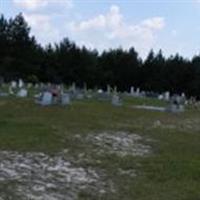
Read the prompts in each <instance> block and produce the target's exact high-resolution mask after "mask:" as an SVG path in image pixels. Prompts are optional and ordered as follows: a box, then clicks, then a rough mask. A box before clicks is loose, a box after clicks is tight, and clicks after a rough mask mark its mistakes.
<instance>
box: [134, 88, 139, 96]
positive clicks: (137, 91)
mask: <svg viewBox="0 0 200 200" xmlns="http://www.w3.org/2000/svg"><path fill="white" fill-rule="evenodd" d="M135 94H136V96H138V97H139V96H140V88H137V89H136V93H135Z"/></svg>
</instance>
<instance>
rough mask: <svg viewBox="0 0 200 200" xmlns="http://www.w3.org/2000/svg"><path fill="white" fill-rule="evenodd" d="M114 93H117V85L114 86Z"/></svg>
mask: <svg viewBox="0 0 200 200" xmlns="http://www.w3.org/2000/svg"><path fill="white" fill-rule="evenodd" d="M114 94H117V86H115V87H114Z"/></svg>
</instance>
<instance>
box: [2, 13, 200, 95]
mask: <svg viewBox="0 0 200 200" xmlns="http://www.w3.org/2000/svg"><path fill="white" fill-rule="evenodd" d="M0 77H1V79H4V81H10V80H14V79H18V78H22V79H24V80H25V81H29V82H37V81H42V82H54V83H61V82H62V83H66V84H71V83H72V82H76V83H77V85H80V86H82V85H83V84H84V83H87V85H88V86H89V87H91V88H94V87H102V88H105V87H106V85H107V84H110V85H111V86H114V85H116V86H117V87H118V88H119V89H120V90H129V88H130V86H134V87H140V88H142V89H143V90H147V91H155V92H163V91H167V90H168V91H170V92H172V93H182V92H185V93H186V95H188V96H196V97H200V55H199V56H194V57H193V58H192V59H191V60H188V59H185V58H183V57H182V56H180V55H179V54H176V55H172V56H170V57H168V58H166V57H164V56H163V54H162V51H161V50H160V51H159V52H158V53H154V51H153V50H151V51H150V52H149V54H148V56H147V58H146V59H145V60H142V59H141V58H140V57H139V55H138V53H137V51H136V50H135V49H134V47H132V48H130V49H129V50H123V49H121V48H118V49H110V50H107V51H104V52H102V53H101V54H100V53H98V51H97V50H91V49H87V48H86V47H79V46H77V45H76V44H75V43H74V42H72V41H70V40H69V39H68V38H64V39H63V40H62V41H61V42H60V43H58V44H48V45H47V46H46V47H42V46H41V45H40V44H39V43H38V42H37V41H36V39H35V37H34V36H30V27H29V25H28V24H27V22H26V21H25V19H24V17H23V15H22V14H19V15H17V16H16V17H15V18H11V19H6V18H5V17H4V16H3V15H1V16H0Z"/></svg>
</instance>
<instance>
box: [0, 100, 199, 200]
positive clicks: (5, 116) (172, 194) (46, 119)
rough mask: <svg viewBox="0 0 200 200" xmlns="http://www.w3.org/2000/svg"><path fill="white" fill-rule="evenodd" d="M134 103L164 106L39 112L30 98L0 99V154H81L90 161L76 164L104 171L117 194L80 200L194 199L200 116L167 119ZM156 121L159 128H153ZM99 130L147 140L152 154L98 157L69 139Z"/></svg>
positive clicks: (99, 105) (95, 105) (83, 105)
mask: <svg viewBox="0 0 200 200" xmlns="http://www.w3.org/2000/svg"><path fill="white" fill-rule="evenodd" d="M136 104H141V105H142V104H146V105H158V106H162V105H165V103H164V102H161V101H158V100H154V99H138V98H136V99H133V98H126V99H125V105H124V106H122V107H113V106H111V104H110V103H109V102H98V101H93V100H88V101H76V102H73V103H72V105H70V106H69V107H62V106H52V107H41V106H38V105H36V104H34V102H33V100H32V99H20V98H14V97H13V98H1V99H0V149H1V150H15V151H43V152H47V153H54V152H59V151H61V150H63V149H69V150H70V153H71V155H74V156H76V155H78V153H81V152H85V153H86V154H87V155H88V156H89V157H90V158H91V159H90V160H88V161H85V162H84V163H82V165H86V166H94V167H96V168H99V169H103V170H105V171H106V172H107V174H108V178H109V179H111V180H113V182H114V183H115V186H116V188H117V191H116V193H114V194H112V195H111V194H107V195H106V196H104V197H102V198H100V197H99V198H97V197H95V196H92V195H91V194H89V193H81V194H80V195H79V196H80V199H109V200H110V199H113V200H119V199H123V200H133V199H134V200H199V199H200V134H199V133H200V123H199V122H200V112H199V111H197V110H192V109H189V110H187V111H186V112H185V113H181V114H172V113H164V112H154V111H147V110H138V109H133V108H131V107H130V106H131V105H136ZM158 120H159V121H160V125H158V126H155V122H156V121H158ZM103 131H127V132H130V133H136V134H139V135H143V136H144V137H147V138H150V139H152V141H150V142H149V144H150V145H151V146H152V148H153V153H151V154H150V155H149V156H148V157H132V156H127V157H123V158H120V157H118V156H116V155H107V154H105V155H102V156H98V155H95V154H94V153H92V151H91V150H92V148H93V147H92V145H90V144H87V143H85V142H84V141H80V142H77V141H76V140H75V139H74V137H73V136H74V135H75V134H79V135H81V136H82V137H84V136H85V135H87V134H88V133H90V134H92V133H98V132H103ZM98 160H100V161H101V162H98ZM118 168H122V169H135V170H136V174H137V176H136V177H130V176H122V175H120V174H119V173H118V171H117V169H118Z"/></svg>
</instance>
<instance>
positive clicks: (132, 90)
mask: <svg viewBox="0 0 200 200" xmlns="http://www.w3.org/2000/svg"><path fill="white" fill-rule="evenodd" d="M134 92H135V91H134V87H133V86H132V87H131V89H130V94H131V95H134Z"/></svg>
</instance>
